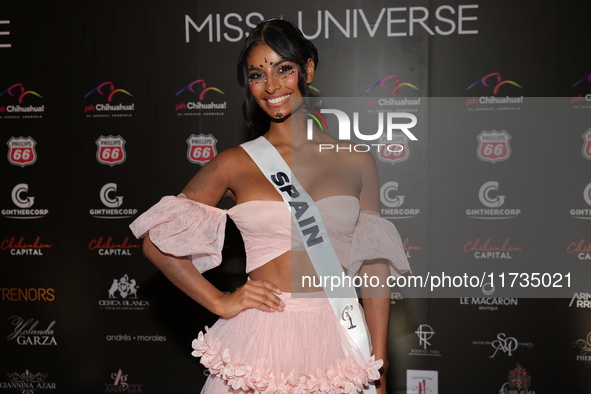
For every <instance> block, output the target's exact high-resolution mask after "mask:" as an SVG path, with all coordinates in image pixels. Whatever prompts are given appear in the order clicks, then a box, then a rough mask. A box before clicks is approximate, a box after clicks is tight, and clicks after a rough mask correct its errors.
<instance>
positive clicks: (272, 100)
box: [267, 94, 290, 104]
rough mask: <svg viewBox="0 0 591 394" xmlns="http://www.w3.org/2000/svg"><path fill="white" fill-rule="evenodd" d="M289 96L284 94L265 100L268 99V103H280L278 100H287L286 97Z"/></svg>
mask: <svg viewBox="0 0 591 394" xmlns="http://www.w3.org/2000/svg"><path fill="white" fill-rule="evenodd" d="M289 96H290V95H289V94H286V95H285V96H281V97H277V98H273V99H267V101H268V102H269V103H270V104H278V103H280V102H282V101H284V100H287V98H288V97H289Z"/></svg>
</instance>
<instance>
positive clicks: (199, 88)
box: [174, 79, 227, 116]
mask: <svg viewBox="0 0 591 394" xmlns="http://www.w3.org/2000/svg"><path fill="white" fill-rule="evenodd" d="M184 92H188V93H186V94H183V93H184ZM208 92H212V93H219V94H223V95H225V94H226V93H224V92H223V91H222V90H220V89H218V88H214V87H208V86H207V83H206V82H205V80H204V79H197V80H195V81H193V82H191V83H190V84H188V85H187V86H185V87H184V88H182V89H181V90H179V91H178V92H177V93H176V94H175V97H178V96H179V95H180V96H186V95H189V94H192V95H198V96H199V101H188V102H184V101H183V102H180V103H178V104H175V105H174V110H175V111H176V112H177V115H178V116H195V115H201V114H202V113H201V112H190V111H193V110H223V109H226V107H227V104H226V102H225V101H224V102H221V103H220V102H214V101H210V102H209V103H207V102H203V100H204V99H205V94H206V93H208ZM208 96H210V95H208ZM203 114H204V115H222V114H223V113H222V112H214V113H210V112H205V113H203Z"/></svg>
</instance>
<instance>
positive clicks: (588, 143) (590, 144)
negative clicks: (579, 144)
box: [583, 129, 591, 160]
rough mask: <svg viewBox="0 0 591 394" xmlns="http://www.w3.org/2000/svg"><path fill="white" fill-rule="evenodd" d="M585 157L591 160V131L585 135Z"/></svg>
mask: <svg viewBox="0 0 591 394" xmlns="http://www.w3.org/2000/svg"><path fill="white" fill-rule="evenodd" d="M583 157H584V158H585V159H587V160H591V129H589V130H587V131H585V132H584V133H583Z"/></svg>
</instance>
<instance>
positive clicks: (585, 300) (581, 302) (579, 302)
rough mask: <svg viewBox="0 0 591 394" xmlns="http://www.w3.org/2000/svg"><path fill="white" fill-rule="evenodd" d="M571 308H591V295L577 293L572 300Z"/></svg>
mask: <svg viewBox="0 0 591 394" xmlns="http://www.w3.org/2000/svg"><path fill="white" fill-rule="evenodd" d="M568 306H569V307H572V306H574V307H576V308H591V294H590V293H575V294H574V295H573V298H572V299H571V300H570V304H568Z"/></svg>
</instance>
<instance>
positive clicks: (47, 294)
mask: <svg viewBox="0 0 591 394" xmlns="http://www.w3.org/2000/svg"><path fill="white" fill-rule="evenodd" d="M0 296H1V297H2V301H11V302H18V301H49V302H52V301H55V290H54V289H53V288H51V287H49V288H44V287H37V288H35V287H28V288H27V287H0Z"/></svg>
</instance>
